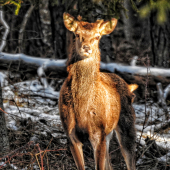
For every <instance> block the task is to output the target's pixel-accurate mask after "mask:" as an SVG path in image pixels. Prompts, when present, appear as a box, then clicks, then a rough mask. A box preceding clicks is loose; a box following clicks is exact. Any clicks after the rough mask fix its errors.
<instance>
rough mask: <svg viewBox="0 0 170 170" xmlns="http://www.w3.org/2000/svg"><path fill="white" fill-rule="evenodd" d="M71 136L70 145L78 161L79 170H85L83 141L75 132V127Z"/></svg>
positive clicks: (76, 161) (75, 159)
mask: <svg viewBox="0 0 170 170" xmlns="http://www.w3.org/2000/svg"><path fill="white" fill-rule="evenodd" d="M68 136H69V146H70V150H71V153H72V155H73V158H74V161H75V163H76V166H77V169H78V170H85V168H84V157H83V150H82V143H81V142H80V141H79V139H78V138H77V136H76V134H75V129H73V130H72V132H71V134H70V135H68Z"/></svg>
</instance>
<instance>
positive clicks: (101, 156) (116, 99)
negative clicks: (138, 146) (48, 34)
mask: <svg viewBox="0 0 170 170" xmlns="http://www.w3.org/2000/svg"><path fill="white" fill-rule="evenodd" d="M64 23H65V26H66V28H67V29H68V30H70V31H73V32H74V34H75V37H76V38H75V43H74V46H73V50H72V53H71V54H70V55H69V57H68V61H67V71H68V77H67V79H66V80H65V82H64V84H63V86H62V88H61V91H60V99H59V110H60V117H61V120H62V124H63V127H64V129H65V131H66V133H67V136H68V139H69V144H70V149H71V152H72V155H73V157H74V160H75V163H76V166H77V168H78V169H79V170H84V169H85V168H84V158H83V151H82V138H84V136H86V137H87V138H88V139H89V140H90V142H91V144H92V147H93V150H94V158H95V167H96V169H97V170H111V169H112V168H111V164H110V160H109V142H110V139H111V136H112V132H113V130H116V134H117V137H118V140H119V143H120V146H121V150H122V154H123V156H124V158H125V161H126V164H127V167H128V170H135V139H136V132H135V128H134V123H135V113H134V109H133V107H132V102H133V99H134V94H133V93H132V92H133V90H135V89H136V88H137V85H128V84H127V83H126V82H125V81H124V80H123V79H121V78H120V77H119V76H117V75H115V74H110V73H101V72H100V70H99V67H100V51H99V41H100V38H101V36H102V35H104V34H109V33H111V32H112V31H113V30H114V28H115V26H116V23H117V20H116V19H112V22H111V24H112V25H111V26H110V22H109V21H107V22H106V21H103V20H98V21H96V22H95V23H88V22H83V21H76V20H75V19H74V18H73V17H72V16H71V15H69V14H66V13H65V14H64Z"/></svg>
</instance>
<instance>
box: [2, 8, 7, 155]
mask: <svg viewBox="0 0 170 170" xmlns="http://www.w3.org/2000/svg"><path fill="white" fill-rule="evenodd" d="M0 22H1V24H2V25H3V26H4V27H5V33H4V35H3V38H2V42H1V46H0V52H1V51H2V50H3V49H4V47H5V45H6V38H7V35H8V33H9V27H8V24H7V23H6V22H5V20H4V14H3V10H2V7H1V8H0ZM2 85H3V83H2V82H0V153H1V154H2V155H3V154H5V153H7V152H8V151H9V139H8V133H7V128H6V121H5V114H4V112H3V111H2V110H4V108H3V98H2ZM1 154H0V156H1Z"/></svg>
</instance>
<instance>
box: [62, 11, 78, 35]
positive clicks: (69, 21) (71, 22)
mask: <svg viewBox="0 0 170 170" xmlns="http://www.w3.org/2000/svg"><path fill="white" fill-rule="evenodd" d="M63 19H64V25H65V27H66V28H67V29H68V30H69V31H72V32H75V31H76V29H77V25H78V24H77V21H76V20H75V19H74V17H73V16H71V15H70V14H68V13H64V14H63Z"/></svg>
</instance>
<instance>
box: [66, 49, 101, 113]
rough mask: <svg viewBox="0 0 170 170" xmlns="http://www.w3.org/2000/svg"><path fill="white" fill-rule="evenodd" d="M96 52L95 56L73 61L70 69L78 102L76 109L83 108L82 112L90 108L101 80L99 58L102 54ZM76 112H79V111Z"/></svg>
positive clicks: (74, 99) (73, 93) (74, 98)
mask: <svg viewBox="0 0 170 170" xmlns="http://www.w3.org/2000/svg"><path fill="white" fill-rule="evenodd" d="M95 54H96V55H94V56H95V57H89V58H87V57H85V59H82V60H79V61H77V62H75V63H72V65H71V68H70V71H69V75H70V76H71V91H72V97H73V101H74V103H75V104H76V106H74V109H77V110H80V109H81V112H84V111H86V110H87V109H88V108H89V106H90V104H91V103H93V100H94V98H95V96H96V95H95V94H96V88H95V87H96V86H97V83H98V80H99V65H100V61H99V59H98V58H99V56H100V55H99V52H98V51H97V53H95ZM76 57H80V56H76ZM81 58H82V57H81ZM76 112H77V113H78V111H76Z"/></svg>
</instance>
